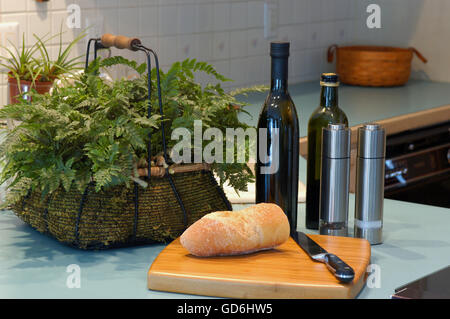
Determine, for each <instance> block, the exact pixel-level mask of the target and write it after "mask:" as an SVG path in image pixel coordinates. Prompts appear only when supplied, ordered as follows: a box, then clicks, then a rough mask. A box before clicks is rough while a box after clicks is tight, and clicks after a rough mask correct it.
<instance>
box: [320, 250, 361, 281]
mask: <svg viewBox="0 0 450 319" xmlns="http://www.w3.org/2000/svg"><path fill="white" fill-rule="evenodd" d="M325 263H326V265H327V267H328V268H329V269H330V270H331V272H333V274H334V276H335V277H336V278H337V279H339V281H342V282H351V281H352V280H353V278H354V277H355V272H354V271H353V269H352V267H350V266H349V265H347V264H346V263H345V262H343V261H342V259H340V258H339V257H338V256H336V255H334V254H327V255H326V262H325Z"/></svg>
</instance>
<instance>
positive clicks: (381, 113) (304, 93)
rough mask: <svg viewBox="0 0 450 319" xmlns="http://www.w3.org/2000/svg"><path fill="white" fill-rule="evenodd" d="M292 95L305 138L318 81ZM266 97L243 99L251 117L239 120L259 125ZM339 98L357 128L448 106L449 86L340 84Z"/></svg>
mask: <svg viewBox="0 0 450 319" xmlns="http://www.w3.org/2000/svg"><path fill="white" fill-rule="evenodd" d="M289 93H290V94H291V97H292V100H293V101H294V104H295V106H296V108H297V113H298V117H299V126H300V136H306V134H307V128H308V120H309V117H310V115H311V113H312V112H313V111H314V110H315V109H316V108H317V107H318V106H319V96H320V85H319V82H318V81H317V82H305V83H300V84H296V85H292V86H291V87H290V88H289ZM266 95H267V94H266V93H264V94H263V93H254V94H250V95H249V97H248V98H245V99H243V100H244V101H246V102H248V103H250V104H251V105H249V106H246V107H245V109H246V110H247V111H248V112H249V113H250V115H251V116H248V115H246V114H241V115H240V119H241V120H242V121H245V122H247V123H249V124H252V125H255V126H256V124H257V121H258V116H259V112H260V110H261V107H262V104H263V102H264V98H265V97H266ZM338 99H339V101H338V103H339V107H340V108H341V109H342V110H343V111H344V112H345V114H346V115H347V117H348V121H349V125H350V126H354V125H358V124H361V123H365V122H370V121H377V120H382V119H386V118H391V117H395V116H399V115H404V114H409V113H414V112H418V111H423V110H428V109H430V108H434V107H439V106H443V105H449V104H450V83H443V82H429V81H418V80H411V81H409V82H408V84H407V85H405V86H400V87H392V88H370V87H357V86H349V85H341V86H340V87H339V97H338ZM443 120H445V119H443Z"/></svg>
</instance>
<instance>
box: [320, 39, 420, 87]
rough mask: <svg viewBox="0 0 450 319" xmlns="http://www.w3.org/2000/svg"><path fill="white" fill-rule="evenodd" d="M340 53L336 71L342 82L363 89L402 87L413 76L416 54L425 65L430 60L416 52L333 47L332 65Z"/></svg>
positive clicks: (329, 49)
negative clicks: (412, 66) (370, 87)
mask: <svg viewBox="0 0 450 319" xmlns="http://www.w3.org/2000/svg"><path fill="white" fill-rule="evenodd" d="M335 52H336V71H337V73H338V74H339V77H340V81H341V82H342V83H345V84H350V85H361V86H399V85H404V84H405V83H406V82H408V79H409V76H410V75H411V60H412V58H413V53H415V54H416V55H417V57H418V58H419V59H421V60H422V61H423V62H424V63H426V62H427V60H426V59H425V58H424V57H423V55H422V54H420V53H419V52H418V51H417V50H416V49H414V48H407V49H403V48H393V47H383V46H347V47H338V46H337V45H332V46H330V47H329V48H328V62H329V63H331V62H333V59H334V53H335Z"/></svg>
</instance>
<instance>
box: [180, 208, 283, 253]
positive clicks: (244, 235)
mask: <svg viewBox="0 0 450 319" xmlns="http://www.w3.org/2000/svg"><path fill="white" fill-rule="evenodd" d="M288 238H289V221H288V219H287V217H286V215H285V214H284V212H283V210H282V209H281V208H280V207H278V206H277V205H275V204H266V203H263V204H258V205H254V206H251V207H248V208H245V209H243V210H240V211H220V212H214V213H210V214H207V215H205V216H203V217H202V218H201V219H199V220H198V221H196V222H195V223H194V224H192V225H191V226H190V227H189V228H188V229H186V231H185V232H184V233H183V234H182V235H181V238H180V241H181V245H183V247H184V248H186V249H187V250H188V251H189V252H190V253H191V254H192V255H195V256H202V257H206V256H224V255H239V254H248V253H251V252H255V251H258V250H262V249H270V248H273V247H275V246H278V245H281V244H282V243H284V242H285V241H286V240H287V239H288Z"/></svg>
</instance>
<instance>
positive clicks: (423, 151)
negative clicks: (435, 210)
mask: <svg viewBox="0 0 450 319" xmlns="http://www.w3.org/2000/svg"><path fill="white" fill-rule="evenodd" d="M384 184H385V188H384V189H385V191H384V197H385V198H390V199H396V200H401V201H407V202H412V203H419V204H425V205H432V206H440V207H446V208H450V121H448V122H444V123H440V124H437V125H433V126H430V127H424V128H420V129H415V130H411V131H406V132H402V133H399V134H395V135H389V136H388V137H387V139H386V163H385V183H384Z"/></svg>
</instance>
